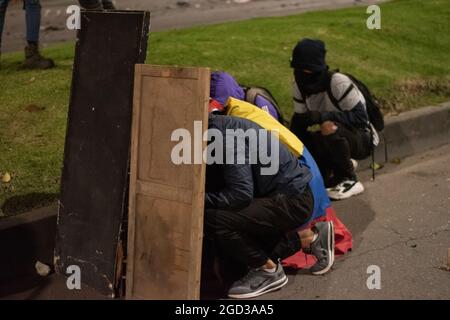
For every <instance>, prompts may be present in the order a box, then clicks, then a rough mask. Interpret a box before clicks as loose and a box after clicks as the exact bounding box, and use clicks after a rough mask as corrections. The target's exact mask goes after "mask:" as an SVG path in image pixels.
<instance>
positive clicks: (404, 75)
mask: <svg viewBox="0 0 450 320" xmlns="http://www.w3.org/2000/svg"><path fill="white" fill-rule="evenodd" d="M381 8H382V29H381V30H368V29H367V28H366V19H367V17H368V15H367V14H366V12H365V7H354V8H349V9H343V10H338V11H322V12H312V13H306V14H301V15H295V16H290V17H282V18H264V19H254V20H249V21H244V22H233V23H226V24H219V25H215V26H206V27H195V28H191V29H185V30H179V31H166V32H158V33H154V34H152V35H151V37H150V42H149V52H148V62H149V63H153V64H168V65H183V66H207V67H210V68H212V69H216V70H225V71H228V72H230V73H231V74H233V75H234V76H235V77H236V78H237V79H238V80H239V81H240V82H241V83H245V84H255V85H262V86H265V87H268V88H269V89H270V90H271V91H272V92H273V93H274V95H275V96H276V98H277V99H278V101H279V103H280V104H281V106H282V108H283V109H284V112H285V113H286V114H287V115H288V116H290V115H291V114H292V107H291V81H292V75H291V70H290V68H289V58H290V54H291V50H292V48H293V46H294V45H295V43H296V42H297V41H298V40H299V39H300V38H302V37H312V38H320V39H323V40H324V41H325V42H326V44H327V47H328V63H329V65H330V67H331V68H340V69H341V70H342V71H345V72H351V73H352V74H354V75H356V76H357V77H359V78H361V79H362V80H364V81H365V82H366V83H367V84H368V85H369V87H370V88H371V89H372V90H373V91H374V93H375V95H377V96H378V97H380V98H381V99H382V101H383V108H384V111H385V112H386V113H397V112H401V111H403V110H407V109H411V108H414V107H419V106H423V105H428V104H434V103H438V102H442V101H444V100H446V99H449V97H450V33H449V31H450V1H448V0H427V1H423V0H398V1H393V2H389V3H386V4H383V5H382V6H381ZM73 49H74V47H73V44H65V45H58V46H55V47H51V48H48V49H46V50H44V53H45V54H46V55H48V56H49V57H51V58H53V59H55V60H56V63H57V65H58V67H57V68H55V69H53V70H50V71H17V67H18V65H19V63H20V61H21V59H22V53H11V54H3V55H2V62H1V65H0V176H1V174H4V173H5V172H8V173H10V175H11V176H12V179H11V181H10V182H9V183H1V182H0V215H12V214H16V213H19V212H23V211H26V210H28V209H30V208H33V207H37V206H42V205H45V204H47V203H49V202H52V201H54V200H55V199H57V197H58V192H59V179H60V174H61V165H62V158H63V148H64V137H65V130H66V116H67V107H68V101H69V90H70V81H71V67H72V59H73Z"/></svg>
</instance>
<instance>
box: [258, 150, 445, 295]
mask: <svg viewBox="0 0 450 320" xmlns="http://www.w3.org/2000/svg"><path fill="white" fill-rule="evenodd" d="M449 163H450V145H446V146H444V147H441V148H438V149H435V150H433V151H430V152H426V153H424V154H420V155H416V156H413V157H411V158H407V159H405V160H404V161H403V162H402V163H401V164H399V165H394V164H389V165H388V166H387V167H386V168H384V169H382V170H381V171H380V173H379V174H378V176H377V177H376V181H375V182H371V181H367V180H366V182H365V183H364V185H365V187H366V191H365V193H364V194H362V195H360V196H356V197H354V198H351V199H348V200H346V201H342V202H334V203H333V206H334V207H335V209H336V211H337V213H338V216H339V217H340V218H341V219H342V221H343V222H344V223H345V224H346V225H347V227H348V228H349V229H350V230H351V231H352V233H353V236H354V249H353V252H352V253H350V254H348V255H346V256H344V257H342V258H341V259H339V260H338V261H337V262H336V264H335V267H334V270H332V272H330V273H329V274H327V275H325V276H319V277H316V276H312V275H309V274H307V273H305V274H296V275H291V276H289V283H288V284H287V286H286V287H285V288H283V289H282V290H280V291H277V292H275V293H273V294H268V295H266V296H264V297H263V298H264V299H346V300H347V299H450V272H449V271H445V270H444V268H442V267H443V266H446V265H447V252H448V248H450V167H449ZM368 174H369V173H368V172H365V173H364V174H363V175H364V176H365V178H366V179H367V178H368ZM371 265H376V266H378V267H380V271H381V273H380V275H381V277H380V280H381V289H380V290H377V289H374V290H369V289H368V288H367V284H366V282H367V279H368V277H369V276H370V274H368V273H367V268H368V267H369V266H371Z"/></svg>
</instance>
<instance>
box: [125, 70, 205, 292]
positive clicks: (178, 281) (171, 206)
mask: <svg viewBox="0 0 450 320" xmlns="http://www.w3.org/2000/svg"><path fill="white" fill-rule="evenodd" d="M209 79H210V71H209V69H206V68H175V67H162V66H150V65H136V69H135V87H134V107H133V125H132V150H131V176H130V196H129V222H128V223H129V224H128V257H127V278H126V279H127V281H126V287H127V288H126V292H127V293H126V296H127V298H128V299H199V294H200V271H201V254H202V252H201V251H202V237H203V209H204V208H203V206H204V187H205V164H181V165H175V164H174V163H173V162H172V160H171V152H172V148H173V147H174V146H175V145H176V144H177V143H178V142H173V141H171V135H172V132H173V131H174V130H176V129H179V128H185V129H187V130H188V131H189V132H190V133H191V135H192V137H194V121H202V132H204V131H205V130H206V129H207V116H208V114H207V107H208V100H209V81H210V80H209ZM201 146H202V148H203V147H205V143H204V142H202V144H201Z"/></svg>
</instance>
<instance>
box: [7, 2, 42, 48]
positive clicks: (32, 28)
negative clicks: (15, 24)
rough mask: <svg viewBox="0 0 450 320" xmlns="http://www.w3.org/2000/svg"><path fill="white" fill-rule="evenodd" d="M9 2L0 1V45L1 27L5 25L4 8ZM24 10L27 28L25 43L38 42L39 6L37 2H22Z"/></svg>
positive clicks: (39, 25)
mask: <svg viewBox="0 0 450 320" xmlns="http://www.w3.org/2000/svg"><path fill="white" fill-rule="evenodd" d="M8 3H9V0H0V45H1V43H2V33H3V26H4V24H5V15H6V8H7V7H8ZM23 8H24V10H25V23H26V27H27V41H29V42H38V41H39V28H40V27H41V4H40V2H39V0H23Z"/></svg>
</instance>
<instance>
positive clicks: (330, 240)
mask: <svg viewBox="0 0 450 320" xmlns="http://www.w3.org/2000/svg"><path fill="white" fill-rule="evenodd" d="M327 224H328V239H327V241H328V244H329V246H330V248H331V249H330V250H328V253H329V256H328V261H329V263H328V265H327V266H326V268H324V269H322V270H320V271H316V272H311V273H312V274H313V275H315V276H320V275H322V274H325V273H327V272H328V271H330V269H331V267H333V264H334V225H333V221H329V222H328V223H327Z"/></svg>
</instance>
